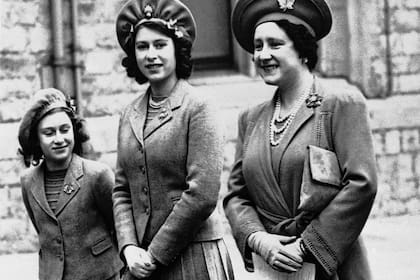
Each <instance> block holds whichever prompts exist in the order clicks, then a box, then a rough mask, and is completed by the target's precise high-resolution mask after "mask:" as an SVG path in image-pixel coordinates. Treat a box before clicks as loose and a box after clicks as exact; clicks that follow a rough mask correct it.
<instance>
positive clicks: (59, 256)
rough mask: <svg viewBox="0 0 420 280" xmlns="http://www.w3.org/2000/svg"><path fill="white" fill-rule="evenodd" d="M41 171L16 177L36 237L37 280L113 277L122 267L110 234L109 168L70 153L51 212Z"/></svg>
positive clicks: (111, 177)
mask: <svg viewBox="0 0 420 280" xmlns="http://www.w3.org/2000/svg"><path fill="white" fill-rule="evenodd" d="M44 168H45V165H44V164H41V165H40V166H37V167H35V168H31V169H29V170H28V171H27V172H26V173H25V174H24V175H23V176H22V177H21V184H22V196H23V201H24V204H25V207H26V209H27V212H28V214H29V216H30V218H31V221H32V223H33V225H34V227H35V229H36V231H37V233H38V238H39V244H40V250H39V279H41V280H49V279H51V280H57V279H68V280H70V279H71V280H76V279H80V280H81V279H108V278H109V277H111V276H113V275H115V274H116V273H118V272H119V270H120V269H121V268H122V265H123V264H122V262H121V260H120V259H119V256H118V249H117V244H116V240H115V235H113V232H114V225H113V215H112V198H111V196H112V193H111V192H112V186H113V183H114V175H113V173H112V171H111V169H110V168H109V167H107V166H106V165H104V164H101V163H98V162H94V161H90V160H86V159H83V158H81V157H79V156H77V155H76V154H73V158H72V161H71V163H70V166H69V168H68V170H67V173H66V176H65V179H64V186H63V192H62V193H61V194H60V197H59V200H58V202H57V208H56V209H57V210H56V213H53V211H52V210H51V208H50V207H49V205H48V202H47V199H46V195H45V189H44Z"/></svg>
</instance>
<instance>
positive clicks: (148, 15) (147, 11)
mask: <svg viewBox="0 0 420 280" xmlns="http://www.w3.org/2000/svg"><path fill="white" fill-rule="evenodd" d="M143 12H144V15H145V16H146V18H147V19H150V18H152V14H153V8H152V6H150V5H147V6H146V7H145V8H144V11H143Z"/></svg>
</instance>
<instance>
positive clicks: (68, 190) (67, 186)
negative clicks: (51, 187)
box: [63, 184, 74, 194]
mask: <svg viewBox="0 0 420 280" xmlns="http://www.w3.org/2000/svg"><path fill="white" fill-rule="evenodd" d="M63 191H64V192H65V193H66V194H71V193H72V192H74V188H73V186H72V185H71V184H65V185H64V188H63Z"/></svg>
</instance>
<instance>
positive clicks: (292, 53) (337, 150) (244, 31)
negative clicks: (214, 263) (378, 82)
mask: <svg viewBox="0 0 420 280" xmlns="http://www.w3.org/2000/svg"><path fill="white" fill-rule="evenodd" d="M232 24H233V31H234V34H235V36H236V38H237V40H238V42H239V43H240V45H241V46H242V47H243V48H244V49H245V50H246V51H248V52H250V53H252V54H253V61H254V63H255V66H256V69H257V72H258V73H259V75H260V76H261V77H262V78H263V80H264V81H265V83H267V84H269V85H275V86H277V90H276V91H275V93H274V96H273V99H272V100H269V101H267V102H264V103H262V104H260V105H257V106H255V107H253V108H250V109H248V110H245V111H244V112H243V113H241V115H240V117H239V132H238V133H239V136H238V142H237V148H236V158H235V163H234V166H233V169H232V171H231V175H230V179H229V182H228V187H229V193H228V194H227V196H226V197H225V199H224V208H225V212H226V215H227V217H228V220H229V222H230V224H231V227H232V230H233V234H234V236H235V239H236V241H237V244H238V247H239V249H240V251H241V253H242V256H243V258H244V261H245V265H246V268H247V269H248V270H253V259H254V260H259V257H258V256H260V257H262V258H263V259H264V260H265V261H266V262H267V264H268V265H269V266H268V265H267V267H268V270H271V269H275V270H279V271H285V272H289V273H290V272H296V271H300V270H301V268H302V265H303V262H304V261H305V262H313V263H315V266H316V279H370V272H369V266H368V263H367V260H366V252H365V248H364V246H363V244H362V240H361V238H360V237H359V235H360V232H361V230H362V228H363V226H364V224H365V222H366V220H367V218H368V215H369V212H370V209H371V207H372V203H373V200H374V197H375V194H376V184H377V178H376V170H375V158H374V152H373V148H372V139H371V131H370V128H369V125H368V115H367V109H366V104H365V100H364V98H363V96H362V94H361V93H360V92H359V91H357V90H355V89H353V88H350V87H349V88H334V87H332V86H331V85H329V84H328V83H327V82H325V81H320V80H318V79H317V78H316V77H315V76H314V75H313V74H312V70H313V69H314V67H315V66H316V64H317V59H318V57H317V41H318V40H320V39H321V38H323V37H324V36H326V35H327V34H328V33H329V31H330V29H331V25H332V20H331V13H330V10H329V8H328V6H327V4H326V3H325V2H324V0H310V1H309V0H296V1H276V0H239V1H238V2H237V4H236V6H235V8H234V11H233V18H232ZM311 146H312V147H311ZM314 146H315V148H318V149H315V151H318V150H321V155H322V156H325V158H328V163H332V162H333V159H334V158H335V162H336V165H337V166H336V169H337V170H338V172H340V171H341V174H340V173H339V174H338V178H336V177H337V176H336V175H334V174H333V172H332V171H333V168H331V167H333V165H330V166H329V167H328V168H326V169H316V167H317V164H318V165H321V166H322V164H324V165H325V162H316V161H315V162H312V161H311V160H314V159H316V157H315V158H311V156H310V155H311V153H309V152H308V148H307V147H309V151H313V150H314V149H313V147H314ZM337 162H338V164H337ZM307 166H309V167H310V168H314V169H311V170H310V171H311V172H312V173H309V172H305V170H306V171H308V170H307V169H306V168H307ZM324 167H325V166H324ZM334 170H335V169H334ZM318 171H322V172H324V173H322V172H321V175H325V176H324V177H325V178H324V180H322V179H321V180H320V184H318V185H315V181H316V178H315V175H319V173H320V172H318ZM333 175H334V176H335V177H334V176H333ZM309 176H312V177H309ZM321 177H322V176H321ZM307 178H309V185H307V182H308V181H307V180H306V179H307ZM337 181H338V183H337ZM301 186H302V190H301ZM306 187H309V189H311V188H314V187H319V189H315V190H313V191H314V195H317V193H319V192H321V191H324V190H328V191H331V192H332V193H333V194H334V195H333V196H331V195H329V197H330V198H329V200H328V201H321V200H319V201H318V200H316V199H315V206H317V207H315V208H314V209H316V208H319V207H320V206H322V207H321V209H320V211H306V210H305V209H307V208H305V207H303V206H302V203H303V204H304V202H305V201H307V200H306V198H305V196H304V194H305V192H304V188H306ZM301 196H302V199H301ZM304 198H305V200H304ZM321 202H323V204H321ZM300 204H301V206H300ZM255 253H256V254H257V255H255ZM253 254H254V255H253ZM276 279H277V278H276Z"/></svg>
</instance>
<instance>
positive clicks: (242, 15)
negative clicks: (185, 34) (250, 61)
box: [232, 0, 332, 52]
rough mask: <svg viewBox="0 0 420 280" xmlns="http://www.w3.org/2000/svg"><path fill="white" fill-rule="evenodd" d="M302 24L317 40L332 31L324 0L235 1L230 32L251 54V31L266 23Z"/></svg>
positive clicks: (328, 10)
mask: <svg viewBox="0 0 420 280" xmlns="http://www.w3.org/2000/svg"><path fill="white" fill-rule="evenodd" d="M279 20H288V21H289V22H291V23H294V24H302V25H303V26H305V27H306V29H308V31H309V33H311V34H312V35H313V36H314V37H315V39H316V40H320V39H322V38H323V37H325V36H326V35H327V34H328V33H329V32H330V30H331V26H332V16H331V11H330V8H329V7H328V5H327V3H326V2H325V1H324V0H238V2H237V3H236V5H235V8H234V10H233V13H232V29H233V33H234V35H235V37H236V39H237V40H238V42H239V44H240V45H241V46H242V47H243V48H244V49H245V50H246V51H248V52H253V46H254V44H253V40H254V38H253V37H254V31H255V28H256V26H257V25H259V24H261V23H263V22H268V21H279Z"/></svg>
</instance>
